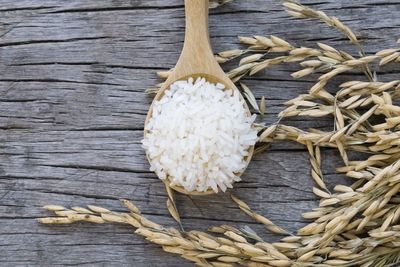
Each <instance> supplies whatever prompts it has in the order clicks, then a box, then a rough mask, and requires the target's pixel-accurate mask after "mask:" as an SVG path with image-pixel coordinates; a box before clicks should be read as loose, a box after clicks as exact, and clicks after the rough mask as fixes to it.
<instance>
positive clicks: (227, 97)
mask: <svg viewBox="0 0 400 267" xmlns="http://www.w3.org/2000/svg"><path fill="white" fill-rule="evenodd" d="M224 89H225V86H224V85H223V84H220V83H218V84H213V83H209V82H207V81H206V80H205V79H204V78H198V79H197V80H196V81H194V80H193V79H192V78H189V79H188V80H187V81H177V82H175V83H173V84H172V85H171V86H170V88H169V89H168V90H166V91H165V94H164V96H163V97H162V98H161V99H160V100H159V101H155V103H154V105H153V113H152V117H151V118H150V120H149V121H148V123H147V125H146V129H145V131H146V134H145V137H144V139H143V140H142V144H143V148H144V149H145V150H146V152H147V156H148V158H149V160H150V165H151V167H150V170H152V171H155V172H156V173H157V175H158V177H159V178H160V179H166V178H167V177H168V179H169V180H170V181H171V183H172V184H173V185H178V186H182V187H183V188H185V189H186V190H187V191H189V192H191V191H199V192H204V191H206V190H209V189H212V190H214V191H215V192H218V188H219V189H220V190H222V191H225V190H226V189H227V188H231V187H232V184H233V182H235V181H240V178H239V177H238V176H237V174H238V173H240V172H242V171H243V170H244V169H245V168H246V161H245V160H244V158H243V157H244V156H246V155H248V150H249V148H250V146H253V145H254V144H255V142H256V141H257V131H256V130H255V129H254V128H252V124H253V122H254V120H255V115H253V116H251V117H249V116H248V115H247V113H246V109H245V107H244V102H243V100H242V99H241V98H240V97H239V92H237V91H233V90H224Z"/></svg>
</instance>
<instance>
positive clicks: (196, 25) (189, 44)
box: [183, 0, 212, 58]
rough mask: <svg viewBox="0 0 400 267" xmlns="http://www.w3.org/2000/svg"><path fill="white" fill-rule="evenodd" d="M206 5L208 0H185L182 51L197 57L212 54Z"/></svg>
mask: <svg viewBox="0 0 400 267" xmlns="http://www.w3.org/2000/svg"><path fill="white" fill-rule="evenodd" d="M208 5H209V0H185V14H186V32H185V43H184V46H183V51H184V52H187V53H192V54H193V55H196V56H197V57H199V58H201V57H202V56H206V57H208V56H210V54H211V55H212V49H211V45H210V41H209V33H208ZM187 50H189V51H187Z"/></svg>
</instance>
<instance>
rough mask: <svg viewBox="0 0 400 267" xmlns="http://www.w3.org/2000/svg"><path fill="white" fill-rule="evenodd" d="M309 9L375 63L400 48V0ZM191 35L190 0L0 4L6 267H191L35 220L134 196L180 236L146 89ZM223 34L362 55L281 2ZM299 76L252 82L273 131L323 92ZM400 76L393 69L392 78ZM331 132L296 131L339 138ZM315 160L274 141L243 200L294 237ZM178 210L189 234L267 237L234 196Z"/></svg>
mask: <svg viewBox="0 0 400 267" xmlns="http://www.w3.org/2000/svg"><path fill="white" fill-rule="evenodd" d="M302 2H303V3H306V4H308V5H310V6H312V7H315V8H319V9H322V10H324V11H326V12H328V13H329V14H332V15H336V16H338V17H340V18H341V19H342V20H343V21H344V22H346V23H347V24H348V25H349V26H350V27H351V28H352V29H354V31H355V32H356V33H357V34H358V35H359V36H360V37H361V38H360V39H361V40H362V42H363V43H364V44H365V46H366V51H367V53H373V52H376V51H378V50H380V49H383V48H389V47H393V46H395V41H396V40H397V39H398V38H399V29H400V19H399V16H398V14H399V12H400V3H399V1H397V0H379V1H372V0H365V1H364V0H362V1H361V0H356V1H333V0H332V1H331V0H329V1H327V0H325V1H315V0H304V1H302ZM183 32H184V10H183V1H182V0H146V1H144V0H131V1H122V0H99V1H89V0H75V1H62V0H43V1H32V0H20V1H14V0H0V262H1V265H2V266H56V265H65V266H67V265H81V266H191V264H189V263H187V262H185V261H183V260H181V259H179V258H177V257H175V256H173V255H169V254H167V253H164V252H163V251H162V250H161V249H160V248H158V247H156V246H154V245H151V244H148V243H147V242H146V241H145V240H143V239H142V238H141V237H138V236H135V235H134V234H133V231H132V229H131V228H129V227H126V226H116V225H89V224H76V225H73V226H65V227H64V226H59V227H49V226H42V225H39V224H38V223H37V222H36V221H35V220H34V218H37V217H40V216H45V215H47V213H46V212H44V211H42V210H41V209H40V207H41V206H42V205H44V204H48V203H53V204H61V205H68V206H69V205H86V204H96V205H102V206H105V207H108V208H110V209H114V210H123V209H122V207H121V206H120V204H119V201H118V199H119V198H128V199H132V200H133V201H135V202H136V203H137V205H138V206H139V207H140V208H141V209H142V210H143V212H144V214H146V215H147V216H149V217H150V218H151V219H154V220H155V221H157V222H159V223H162V224H165V225H171V226H172V225H175V224H174V222H173V220H172V219H171V218H170V217H169V215H168V211H167V209H166V207H165V206H164V203H165V202H166V193H165V191H164V188H163V185H162V183H161V182H160V181H159V180H158V179H157V178H156V176H155V175H154V174H153V173H151V172H149V171H148V168H149V166H148V163H147V160H146V158H145V155H144V152H143V150H142V149H141V147H140V140H141V138H142V131H143V123H144V120H145V116H146V113H147V110H148V108H149V104H150V102H151V97H148V96H147V95H146V94H145V93H144V90H145V88H148V87H152V86H154V84H156V83H158V82H160V80H159V79H157V78H156V77H155V75H154V72H155V71H157V70H161V69H167V68H170V67H172V66H173V65H174V64H175V63H176V61H177V59H178V56H179V52H180V51H181V48H182V44H183ZM210 34H211V43H212V46H213V49H214V51H221V50H224V49H232V48H236V47H239V46H238V45H236V44H235V42H236V36H237V35H253V34H258V35H269V34H274V35H277V36H282V37H283V38H285V39H287V40H290V41H292V42H293V43H295V44H296V45H313V43H315V42H317V41H323V42H325V43H327V44H330V45H333V46H335V47H337V48H340V49H343V50H347V51H351V52H353V53H354V52H355V51H356V50H355V48H354V47H352V46H351V45H349V44H348V43H347V42H346V39H345V38H344V37H342V36H341V35H340V34H339V33H336V32H335V31H333V30H331V29H329V28H328V27H327V26H325V25H321V24H319V23H316V22H314V21H313V22H311V21H298V20H296V21H295V20H294V19H292V18H289V17H288V16H287V15H286V14H285V12H284V11H283V10H282V8H281V7H280V6H279V1H274V0H252V1H241V0H237V1H234V2H233V3H232V4H229V5H227V6H225V7H222V8H219V9H216V10H213V11H211V14H210ZM367 40H368V41H367ZM229 66H230V65H229V64H228V65H226V66H224V67H225V68H227V69H229ZM231 66H232V65H231ZM295 69H296V65H295V64H289V65H283V66H277V67H274V68H273V69H271V70H269V71H268V72H263V73H260V74H259V75H257V76H256V77H254V78H252V79H246V80H245V82H246V84H247V85H248V86H249V87H250V88H252V89H253V90H254V92H255V95H256V97H257V98H260V97H261V96H262V95H265V96H266V97H267V99H268V101H267V106H268V110H267V116H266V117H265V121H266V122H267V123H271V122H274V121H275V120H276V115H277V113H278V112H279V111H280V110H282V103H283V102H284V101H285V100H288V99H290V98H293V97H295V96H296V95H298V94H299V93H302V92H305V91H306V90H307V88H308V87H309V86H310V85H311V80H310V78H307V79H303V80H300V81H293V80H291V79H290V76H289V73H290V72H291V71H293V70H295ZM398 75H399V72H398V70H391V69H387V74H385V75H380V79H381V80H386V79H389V78H393V77H398ZM314 78H315V77H314ZM344 78H345V77H344ZM351 78H356V79H357V78H359V77H357V76H354V75H352V76H351ZM342 79H343V78H342ZM336 82H337V83H338V82H339V80H337V81H336ZM329 122H330V121H329V120H324V119H321V120H308V119H305V118H295V119H292V120H287V121H286V122H285V123H287V124H290V125H296V126H299V127H302V128H308V127H321V128H326V127H331V126H332V125H330V124H329ZM323 152H324V156H325V158H324V162H323V165H324V174H325V178H326V180H327V182H328V184H330V185H333V184H335V183H337V182H347V181H345V180H344V179H343V177H341V176H339V175H336V174H335V171H334V168H335V166H340V160H339V157H338V155H337V153H336V152H335V151H333V150H324V151H323ZM306 155H307V153H306V151H305V150H304V148H303V147H300V146H298V145H296V144H292V143H284V142H282V143H276V144H274V145H273V146H272V147H271V149H270V150H269V151H268V152H267V153H265V154H262V155H258V156H256V157H255V158H254V160H253V161H252V163H251V164H250V166H249V169H248V170H247V171H246V173H245V174H244V176H243V179H244V182H241V183H238V184H236V188H235V190H234V193H235V194H237V195H238V196H239V197H241V198H243V199H244V200H245V201H247V202H248V203H249V205H251V206H252V207H253V208H254V209H255V210H256V211H257V212H259V213H261V214H263V215H266V216H267V217H268V218H270V219H271V220H273V221H275V222H278V223H279V224H280V225H281V226H283V227H286V228H288V229H289V230H291V231H295V230H296V229H297V228H298V227H300V226H301V225H304V223H305V222H304V221H303V220H302V219H301V216H300V214H301V212H303V211H306V210H309V209H311V208H312V207H315V206H316V201H315V198H314V196H313V194H312V191H311V187H312V184H313V183H312V181H311V179H310V178H309V165H308V159H307V157H306ZM177 201H178V207H179V209H180V211H181V214H182V217H183V224H184V226H185V227H186V228H187V229H206V228H207V227H209V226H211V225H217V224H221V223H234V224H235V225H237V226H243V225H249V226H251V227H252V228H254V229H255V230H260V231H263V228H262V226H260V225H258V224H256V223H254V222H253V221H252V220H250V219H249V218H248V217H247V216H245V215H244V214H242V213H241V212H239V210H238V209H237V208H236V207H235V205H234V204H233V203H232V202H231V201H230V199H229V196H228V195H227V194H226V195H216V196H210V197H207V198H201V197H192V198H188V197H187V196H183V195H180V196H178V197H177ZM263 232H264V231H263ZM264 236H265V237H266V238H267V239H269V240H274V239H276V238H277V237H276V236H272V235H266V234H265V235H264Z"/></svg>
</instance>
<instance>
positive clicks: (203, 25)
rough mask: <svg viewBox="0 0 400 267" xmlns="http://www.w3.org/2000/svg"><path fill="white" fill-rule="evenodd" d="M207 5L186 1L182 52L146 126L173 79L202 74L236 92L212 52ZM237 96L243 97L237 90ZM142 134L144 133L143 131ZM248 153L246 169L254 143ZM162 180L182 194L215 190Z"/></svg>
mask: <svg viewBox="0 0 400 267" xmlns="http://www.w3.org/2000/svg"><path fill="white" fill-rule="evenodd" d="M208 5H209V1H208V0H185V15H186V29H185V41H184V45H183V49H182V53H181V55H180V57H179V59H178V62H177V63H176V66H175V68H174V70H173V71H172V72H171V73H170V75H169V76H168V78H167V80H166V81H165V82H164V83H163V85H162V87H161V88H160V90H159V91H158V93H157V95H156V96H155V98H154V100H153V103H152V104H151V106H150V109H149V112H148V113H147V117H146V121H145V126H146V125H147V123H148V121H149V120H150V118H151V114H152V111H153V104H154V101H158V100H160V99H161V98H162V97H163V95H164V92H165V90H167V89H168V88H169V87H170V85H171V84H173V83H174V82H176V81H180V80H187V79H189V77H192V78H193V79H196V78H199V77H201V78H205V79H206V80H207V81H208V82H212V83H221V84H223V85H225V88H226V89H231V90H237V91H239V89H238V88H237V87H236V86H235V84H234V83H233V82H232V81H231V79H229V77H228V76H227V75H226V74H225V72H224V71H223V70H222V68H221V67H220V66H219V64H218V62H217V61H216V59H215V57H214V54H213V52H212V49H211V45H210V39H209V33H208ZM239 96H240V98H242V99H243V97H242V95H241V94H240V93H239ZM243 103H244V108H245V110H246V113H247V114H248V116H251V112H250V110H249V107H248V106H247V104H246V102H245V101H243ZM145 128H146V127H145ZM144 134H145V135H146V134H147V131H146V130H145V132H144ZM248 152H249V153H248V155H247V156H246V157H245V158H244V160H245V162H246V168H247V166H248V164H249V162H250V160H251V158H252V155H253V152H254V146H251V147H250V148H249V150H248ZM148 159H149V158H148ZM149 161H150V159H149ZM242 173H243V172H241V173H237V174H236V175H237V176H241V175H242ZM164 182H165V184H166V185H167V186H169V187H171V188H172V189H174V190H175V191H178V192H180V193H183V194H190V195H209V194H215V192H214V191H213V190H211V189H208V190H207V191H204V192H198V191H191V192H189V191H187V190H186V189H184V188H183V187H181V186H178V185H172V184H171V181H170V180H169V178H168V177H167V178H166V179H165V180H164Z"/></svg>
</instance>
